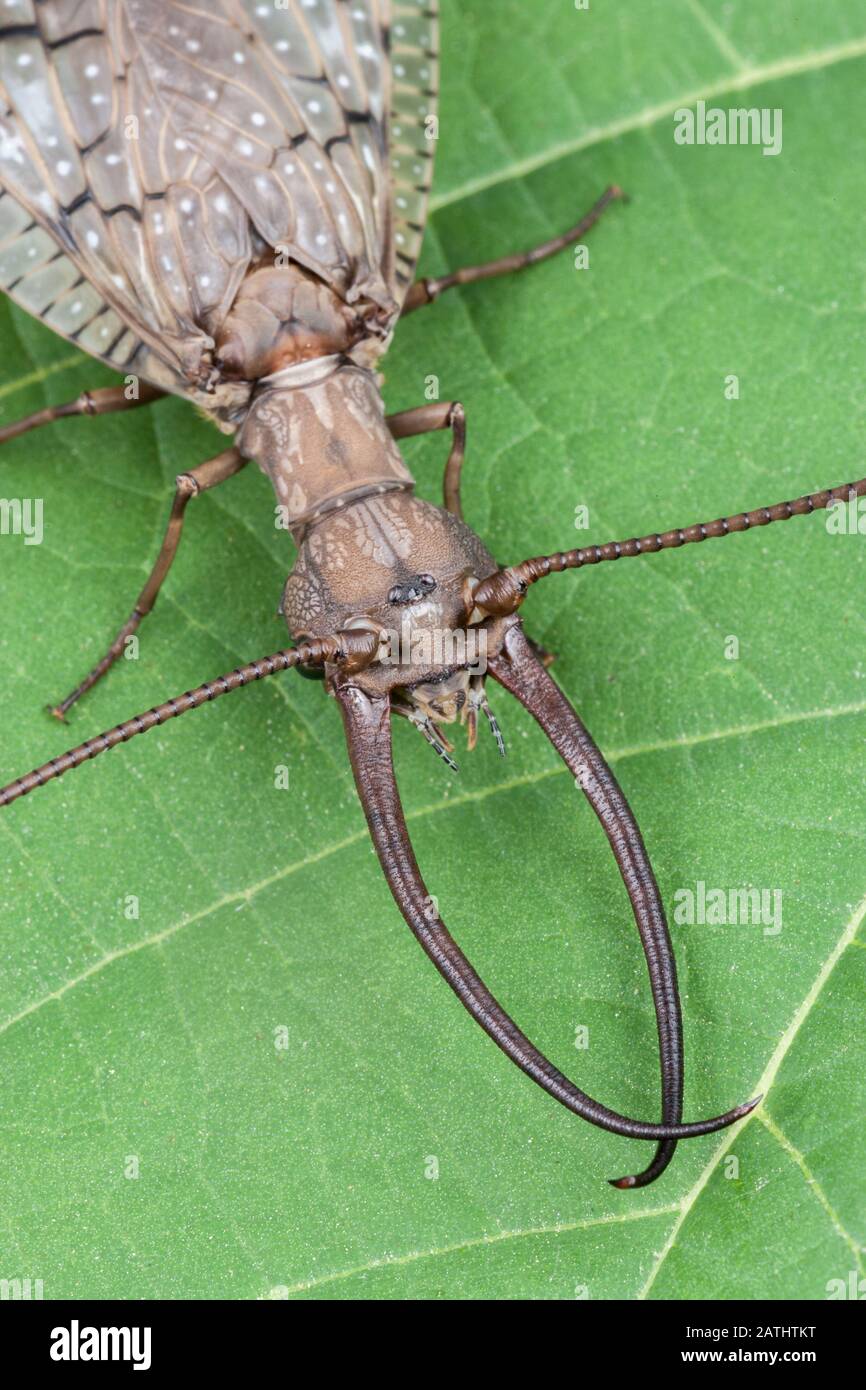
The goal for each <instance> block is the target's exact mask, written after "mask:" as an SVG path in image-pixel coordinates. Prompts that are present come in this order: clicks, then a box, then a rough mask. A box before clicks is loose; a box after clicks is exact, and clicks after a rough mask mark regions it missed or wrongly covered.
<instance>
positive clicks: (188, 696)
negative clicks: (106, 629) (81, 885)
mask: <svg viewBox="0 0 866 1390" xmlns="http://www.w3.org/2000/svg"><path fill="white" fill-rule="evenodd" d="M377 647H378V638H377V637H376V635H375V634H374V633H370V632H341V633H337V634H336V635H334V636H332V637H317V638H311V639H310V641H308V642H303V643H301V645H300V646H298V647H290V648H285V649H284V650H282V651H279V652H275V653H274V654H273V656H265V657H262V658H261V659H260V660H259V661H251V662H249V663H248V664H247V665H246V666H238V667H237V668H236V669H235V670H234V671H229V672H228V674H227V675H224V676H218V677H217V678H216V680H213V681H206V682H205V683H204V685H199V686H197V687H196V688H195V690H187V691H186V692H185V693H184V694H183V695H177V696H175V697H174V698H173V699H171V700H165V701H164V702H163V703H162V704H161V705H155V706H154V707H153V708H152V709H149V710H146V711H145V712H144V713H143V714H136V715H134V716H133V718H132V719H125V720H124V721H123V723H122V724H116V725H115V726H114V728H113V729H107V730H106V731H105V733H102V734H97V735H96V736H95V737H94V738H89V739H87V740H86V741H85V742H84V743H79V744H78V745H77V747H75V748H70V749H68V750H67V752H65V753H60V754H59V755H58V756H57V757H56V758H52V759H51V760H50V761H49V762H47V763H43V764H42V766H41V767H37V768H34V769H33V771H32V772H28V773H26V774H25V776H23V777H19V778H17V779H16V781H14V782H10V783H9V784H8V786H5V787H0V806H9V805H10V804H11V803H12V802H13V801H17V800H18V798H19V797H20V796H26V795H27V793H28V792H32V791H35V789H36V788H37V787H41V786H44V785H45V783H46V782H51V781H53V780H54V778H55V777H62V776H63V773H64V772H68V771H69V769H70V768H75V767H80V766H81V764H82V763H86V762H89V761H90V760H91V759H92V758H95V757H97V755H98V754H99V753H105V752H106V751H107V750H108V749H109V748H114V747H116V746H117V744H118V743H128V742H129V740H130V739H131V738H135V736H136V734H146V733H147V731H148V729H153V728H155V727H156V725H158V724H166V723H167V722H168V720H169V719H175V718H177V716H178V715H180V714H186V713H187V712H188V711H189V710H191V709H198V708H199V706H200V705H204V704H207V703H208V702H209V701H211V700H216V699H218V698H219V696H220V695H228V694H229V692H230V691H232V690H237V689H238V688H239V687H240V686H242V685H250V684H252V682H253V681H258V680H262V679H264V677H265V676H273V675H276V674H277V672H279V671H288V670H289V669H290V668H291V667H293V666H297V665H299V664H300V663H302V662H303V663H304V664H309V665H321V664H323V663H324V662H326V661H330V662H334V663H336V664H343V665H353V666H354V667H355V669H361V668H362V667H363V666H364V665H365V664H367V663H368V661H369V660H372V658H373V657H374V656H375V654H376V650H377Z"/></svg>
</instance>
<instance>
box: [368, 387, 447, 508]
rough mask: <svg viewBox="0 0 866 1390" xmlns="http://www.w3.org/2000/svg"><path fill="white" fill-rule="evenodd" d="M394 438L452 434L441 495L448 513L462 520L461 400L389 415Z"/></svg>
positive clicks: (387, 419)
mask: <svg viewBox="0 0 866 1390" xmlns="http://www.w3.org/2000/svg"><path fill="white" fill-rule="evenodd" d="M385 423H386V425H387V426H388V429H389V430H390V431H391V433H392V435H393V436H394V438H395V439H408V438H409V436H410V435H413V434H429V433H431V432H432V431H433V430H447V429H450V431H451V452H450V453H449V455H448V461H447V463H446V464H445V473H444V476H443V479H442V495H443V500H444V503H445V510H446V511H447V512H451V513H452V514H453V515H454V516H456V517H457V518H458V520H459V521H462V520H463V508H462V506H461V505H460V474H461V471H462V469H463V458H464V455H465V453H466V411H465V410H464V409H463V406H462V405H461V404H460V402H459V401H437V402H436V403H435V404H432V405H418V406H415V407H414V409H412V410H401V411H400V413H399V414H397V415H389V416H387V417H386V420H385Z"/></svg>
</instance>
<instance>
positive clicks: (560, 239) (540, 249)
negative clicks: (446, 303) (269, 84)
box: [403, 184, 625, 315]
mask: <svg viewBox="0 0 866 1390" xmlns="http://www.w3.org/2000/svg"><path fill="white" fill-rule="evenodd" d="M624 196H625V195H624V194H623V191H622V189H621V188H617V186H616V185H615V184H611V186H610V188H606V189H605V191H604V193H602V195H601V197H600V198H599V200H598V202H597V203H596V204H595V205H594V206H593V207H591V208H590V210H589V212H588V213H586V215H585V216H584V217H582V218H581V219H580V221H579V222H577V223H576V224H575V225H574V226H573V227H570V228H569V229H568V231H567V232H563V233H562V235H561V236H557V237H553V238H552V240H551V241H543V242H542V243H541V245H540V246H533V247H532V248H531V249H530V250H529V251H519V252H517V253H516V254H515V255H513V256H501V257H500V258H499V260H497V261H485V262H484V263H483V264H482V265H469V266H464V267H463V268H462V269H461V270H455V271H452V273H451V274H450V275H442V276H439V277H432V278H430V279H426V280H416V281H415V284H414V285H412V287H411V289H410V290H409V293H408V294H407V295H406V298H405V300H404V302H403V314H404V315H405V314H411V313H412V312H413V310H415V309H420V308H421V306H422V305H423V304H432V303H433V301H434V299H438V298H439V296H440V294H444V293H445V291H446V290H450V289H453V288H454V286H455V285H471V284H474V282H475V281H476V280H492V279H494V277H495V276H497V275H510V274H511V272H512V271H513V270H523V269H525V267H526V266H529V265H537V264H538V262H539V261H546V260H548V259H549V257H551V256H555V255H557V253H558V252H560V251H564V250H565V249H566V247H568V246H573V245H574V244H575V242H577V241H580V240H581V238H582V237H584V236H585V235H586V233H587V232H588V231H589V229H590V227H594V226H595V224H596V222H597V221H598V219H599V218H600V217H601V215H602V213H603V212H604V210H605V208H607V207H608V206H609V205H610V204H611V203H612V202H614V200H615V199H617V198H622V197H624Z"/></svg>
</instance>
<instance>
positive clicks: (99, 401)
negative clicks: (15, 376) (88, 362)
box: [0, 382, 165, 444]
mask: <svg viewBox="0 0 866 1390" xmlns="http://www.w3.org/2000/svg"><path fill="white" fill-rule="evenodd" d="M126 390H127V388H126V387H125V386H100V387H99V389H98V390H97V391H82V393H81V395H80V396H76V398H75V400H74V401H64V402H63V404H62V405H48V406H46V407H45V409H44V410H37V411H35V412H34V413H33V414H32V415H25V416H24V417H23V418H22V419H20V420H13V421H12V424H11V425H4V426H3V427H2V428H0V444H6V443H8V442H9V440H10V439H17V438H18V436H19V434H26V433H27V431H28V430H35V429H38V428H39V426H40V425H50V424H51V423H52V421H53V420H65V419H66V418H67V416H70V415H113V414H114V412H115V411H118V410H134V409H135V407H136V406H138V405H150V403H151V402H152V401H158V400H160V399H161V397H162V396H164V395H165V392H164V391H157V389H156V387H155V386H148V385H147V383H146V382H141V383H140V385H139V394H138V395H137V396H134V397H132V398H131V399H130V398H129V397H128V396H127V394H126Z"/></svg>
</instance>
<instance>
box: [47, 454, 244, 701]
mask: <svg viewBox="0 0 866 1390" xmlns="http://www.w3.org/2000/svg"><path fill="white" fill-rule="evenodd" d="M246 463H247V459H245V458H242V457H241V455H240V454H239V453H238V451H237V449H226V450H225V451H224V452H223V453H222V454H217V455H216V457H215V458H212V459H207V460H206V462H204V463H200V464H199V465H198V467H197V468H191V469H190V471H189V472H188V473H180V474H179V475H178V477H177V479H176V480H175V493H174V501H173V502H172V504H171V512H170V513H169V518H168V525H167V527H166V530H165V536H164V537H163V542H162V545H161V547H160V551H159V554H158V555H157V557H156V562H155V564H154V566H153V569H152V570H151V572H150V574H149V576H148V579H147V583H146V584H145V586H144V588H143V589H142V591H141V593H140V594H139V596H138V598H137V599H136V601H135V606H134V608H133V610H132V612H131V613H130V615H129V617H128V618H127V620H126V622H125V623H124V624H123V627H122V628H121V629H120V631H119V632H118V634H117V636H116V637H115V639H114V641H113V642H112V643H111V646H110V647H109V648H108V651H107V652H106V653H105V655H104V656H103V657H102V658H101V659H100V660H99V661H98V662H97V663H96V665H95V666H94V667H93V670H92V671H90V673H89V674H88V675H87V676H85V678H84V680H83V681H82V682H81V684H80V685H78V686H76V687H75V689H74V690H73V691H72V692H71V693H70V694H69V695H67V696H66V698H65V700H61V701H60V702H59V703H58V704H56V705H49V709H50V711H51V713H52V714H53V715H55V716H56V718H58V719H60V720H63V719H65V717H66V712H67V710H69V709H70V708H71V707H72V705H74V704H75V702H76V700H80V698H81V696H82V695H84V694H85V693H86V691H88V690H90V689H92V687H93V686H94V685H96V682H97V681H99V680H101V679H102V677H103V676H104V675H105V673H106V672H107V671H109V670H110V669H111V667H112V666H113V665H114V663H115V661H117V659H118V657H120V656H122V655H123V652H124V650H125V647H126V642H127V639H128V638H129V637H131V636H132V634H133V633H134V632H135V630H136V628H137V627H138V625H139V623H140V622H141V620H142V618H144V617H146V616H147V614H148V613H149V612H150V611H151V609H152V608H153V605H154V604H155V603H156V600H157V595H158V594H159V591H160V589H161V587H162V582H163V580H164V579H165V576H166V575H167V574H168V572H169V570H170V569H171V565H172V561H173V560H174V557H175V555H176V554H177V548H178V546H179V544H180V537H181V532H182V530H183V522H184V514H185V512H186V508H187V503H188V502H189V501H190V500H191V498H193V497H197V496H198V494H199V493H200V492H207V491H208V490H209V489H210V488H212V487H216V486H217V485H218V484H219V483H223V482H225V481H226V479H227V478H231V477H233V476H234V474H235V473H239V472H240V470H241V469H242V468H243V467H244V465H245V464H246Z"/></svg>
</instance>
